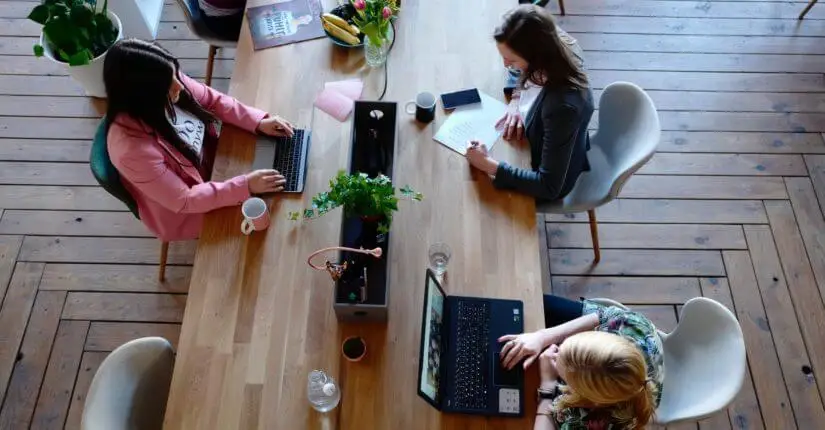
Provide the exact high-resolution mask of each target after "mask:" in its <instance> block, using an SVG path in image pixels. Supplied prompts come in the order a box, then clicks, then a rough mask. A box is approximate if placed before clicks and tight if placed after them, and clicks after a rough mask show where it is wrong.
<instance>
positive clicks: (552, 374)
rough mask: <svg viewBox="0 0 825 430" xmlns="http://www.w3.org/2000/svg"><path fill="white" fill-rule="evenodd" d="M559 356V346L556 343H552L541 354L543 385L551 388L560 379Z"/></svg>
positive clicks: (540, 367) (540, 371) (540, 373)
mask: <svg viewBox="0 0 825 430" xmlns="http://www.w3.org/2000/svg"><path fill="white" fill-rule="evenodd" d="M558 358H559V346H558V345H556V344H553V345H550V347H548V348H547V349H545V350H544V352H542V353H541V355H539V375H540V376H541V385H542V386H543V387H546V388H549V387H550V386H551V385H555V383H556V380H557V379H559V371H558V370H557V369H556V360H558Z"/></svg>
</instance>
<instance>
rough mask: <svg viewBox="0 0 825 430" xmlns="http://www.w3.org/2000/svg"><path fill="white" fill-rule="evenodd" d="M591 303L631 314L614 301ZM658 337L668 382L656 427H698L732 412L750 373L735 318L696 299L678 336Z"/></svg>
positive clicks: (687, 308)
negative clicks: (727, 410) (682, 424)
mask: <svg viewBox="0 0 825 430" xmlns="http://www.w3.org/2000/svg"><path fill="white" fill-rule="evenodd" d="M592 301H594V302H597V303H602V304H604V305H608V306H618V307H621V308H623V309H627V307H626V306H624V305H622V304H621V303H618V302H616V301H613V300H610V299H592ZM658 332H659V337H660V338H661V339H662V345H663V347H664V350H665V380H664V387H663V391H662V400H661V402H660V403H659V408H658V409H656V415H655V416H654V420H655V421H656V423H657V424H660V425H665V424H672V423H674V422H678V421H699V420H701V419H703V418H706V417H708V416H710V415H713V414H715V413H717V412H719V411H721V410H723V409H725V408H726V407H728V405H729V404H730V403H731V402H732V401H733V399H734V398H735V397H736V395H737V394H738V393H739V390H740V389H741V388H742V383H743V381H744V379H745V372H746V371H747V361H746V357H745V339H744V337H743V336H742V328H741V327H740V326H739V321H737V320H736V316H735V315H734V314H733V312H731V311H730V310H728V308H726V307H725V306H723V305H722V304H720V303H719V302H716V301H714V300H711V299H708V298H705V297H696V298H693V299H690V300H688V302H687V303H685V306H684V307H682V312H681V314H680V316H679V324H678V325H677V326H676V329H675V330H673V331H672V332H671V333H664V332H662V331H658Z"/></svg>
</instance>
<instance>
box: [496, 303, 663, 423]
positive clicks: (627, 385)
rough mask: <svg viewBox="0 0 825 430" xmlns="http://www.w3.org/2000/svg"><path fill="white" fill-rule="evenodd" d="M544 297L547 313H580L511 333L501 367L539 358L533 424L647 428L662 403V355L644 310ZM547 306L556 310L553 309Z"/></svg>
mask: <svg viewBox="0 0 825 430" xmlns="http://www.w3.org/2000/svg"><path fill="white" fill-rule="evenodd" d="M549 299H550V301H549V303H548V298H547V297H546V298H545V303H546V306H545V312H548V311H549V312H548V313H550V312H553V311H558V312H556V313H557V314H558V313H561V314H564V313H568V315H569V312H570V310H571V309H573V308H575V304H578V305H579V306H580V307H579V309H580V311H579V312H580V313H579V315H580V316H579V317H577V318H574V319H570V320H569V321H567V322H564V323H562V324H559V325H555V326H552V327H550V328H546V329H544V330H540V331H537V332H533V333H524V334H520V335H507V336H503V337H502V338H501V339H499V340H500V341H502V342H506V343H505V345H504V347H503V348H502V353H501V355H502V357H503V359H502V360H503V365H504V366H505V367H508V368H510V367H512V366H514V365H516V364H518V363H519V362H521V361H522V360H524V366H525V368H526V367H527V366H529V365H530V364H532V363H533V362H534V361H535V360H536V359H538V360H539V368H540V369H539V371H540V374H541V385H540V387H539V392H538V395H539V399H540V401H539V406H538V410H537V411H536V414H537V416H536V423H535V427H534V429H535V430H549V429H556V430H596V429H599V430H635V429H643V428H644V427H645V426H646V425H647V424H648V423H649V422H650V421H651V420H652V417H653V413H654V411H655V409H656V407H657V406H658V405H659V400H660V398H661V392H662V380H663V379H664V354H663V350H662V344H661V341H660V339H659V336H658V335H657V334H656V327H655V326H654V325H653V323H651V322H650V320H648V319H647V318H645V317H644V316H643V315H641V314H638V313H636V312H631V311H627V310H624V309H620V308H618V307H613V306H602V305H599V304H597V303H593V302H590V301H587V300H585V301H584V302H580V303H579V302H572V301H569V300H565V299H562V298H558V297H553V296H549ZM547 304H549V305H550V308H549V309H548V308H547Z"/></svg>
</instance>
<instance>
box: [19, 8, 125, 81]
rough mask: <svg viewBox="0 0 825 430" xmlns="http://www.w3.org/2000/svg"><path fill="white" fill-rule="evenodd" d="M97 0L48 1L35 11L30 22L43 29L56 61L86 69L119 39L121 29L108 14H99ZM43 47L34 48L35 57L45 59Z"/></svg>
mask: <svg viewBox="0 0 825 430" xmlns="http://www.w3.org/2000/svg"><path fill="white" fill-rule="evenodd" d="M96 6H97V0H44V1H43V3H42V4H39V5H37V6H35V7H34V9H32V11H31V13H30V14H29V19H30V20H32V21H34V22H36V23H38V24H40V25H42V26H43V35H44V36H45V37H44V39H45V42H46V43H47V44H49V48H51V50H52V52H53V53H54V57H55V59H56V60H60V61H63V62H65V63H69V65H70V66H83V65H86V64H89V62H91V61H92V60H93V59H95V58H96V57H98V56H99V55H101V54H103V53H104V52H106V50H107V49H109V47H110V46H112V44H114V43H115V41H116V39H117V33H118V29H117V27H115V24H114V23H113V22H112V20H110V19H109V17H108V16H107V15H106V11H107V10H108V7H109V1H108V0H104V3H103V10H102V11H100V12H98V11H96V10H95V7H96ZM43 53H44V49H43V46H41V45H40V44H36V45H34V55H35V56H38V57H42V56H43Z"/></svg>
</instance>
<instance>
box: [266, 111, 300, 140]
mask: <svg viewBox="0 0 825 430" xmlns="http://www.w3.org/2000/svg"><path fill="white" fill-rule="evenodd" d="M258 133H261V134H266V135H269V136H276V137H292V135H293V134H295V131H294V130H293V129H292V124H290V123H289V121H287V120H285V119H283V118H281V117H280V116H278V115H272V116H268V117H266V118H264V119H262V120H261V122H260V123H259V124H258Z"/></svg>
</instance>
